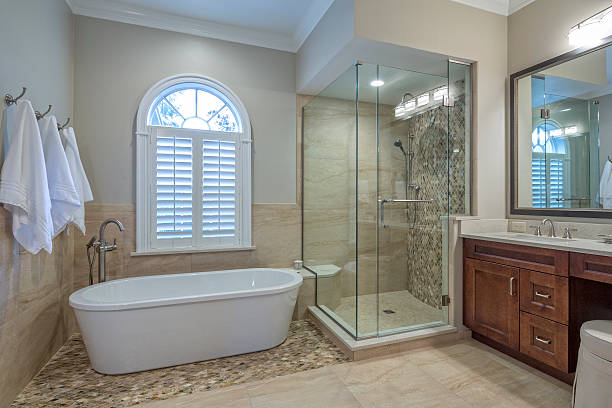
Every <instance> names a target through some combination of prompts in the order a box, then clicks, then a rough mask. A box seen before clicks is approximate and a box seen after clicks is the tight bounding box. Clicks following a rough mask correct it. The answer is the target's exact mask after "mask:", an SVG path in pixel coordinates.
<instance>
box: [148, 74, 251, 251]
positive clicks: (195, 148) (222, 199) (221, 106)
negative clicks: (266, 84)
mask: <svg viewBox="0 0 612 408" xmlns="http://www.w3.org/2000/svg"><path fill="white" fill-rule="evenodd" d="M137 128H138V129H137V138H138V142H137V152H138V153H137V156H138V157H137V161H138V163H137V168H138V170H137V183H138V193H137V197H136V201H137V222H138V225H137V231H138V236H137V252H141V253H148V252H153V253H156V252H185V251H197V250H215V249H218V250H227V249H244V248H249V247H250V246H251V226H250V221H251V149H250V142H251V138H250V124H249V118H248V115H247V112H246V110H245V108H244V105H243V104H242V102H241V101H240V100H239V99H238V97H237V96H236V95H235V94H234V93H233V92H232V91H231V90H230V89H229V88H227V87H226V86H225V85H223V84H221V83H219V82H217V81H214V80H211V79H209V78H205V77H201V76H198V75H179V76H176V77H172V78H168V79H165V80H163V81H160V82H159V83H157V84H156V85H154V86H153V87H152V88H151V89H150V90H149V91H148V92H147V93H146V95H145V96H144V97H143V99H142V101H141V104H140V108H139V110H138V117H137Z"/></svg>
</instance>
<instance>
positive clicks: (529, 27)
mask: <svg viewBox="0 0 612 408" xmlns="http://www.w3.org/2000/svg"><path fill="white" fill-rule="evenodd" d="M606 7H610V1H609V0H579V1H576V0H536V1H534V2H533V3H531V4H529V5H528V6H526V7H524V8H522V9H520V10H519V11H517V12H516V13H514V14H512V15H511V16H510V17H509V18H508V73H510V74H512V73H514V72H517V71H520V70H522V69H525V68H529V67H530V66H533V65H535V64H537V63H539V62H542V61H546V60H547V59H550V58H553V57H556V56H558V55H560V54H563V53H565V52H568V51H571V50H572V47H571V46H570V45H569V42H568V39H567V33H568V31H569V29H570V28H571V27H572V26H574V25H576V24H577V23H579V22H580V21H582V20H584V19H585V18H588V17H590V16H591V15H593V14H595V13H597V12H599V11H601V10H603V9H605V8H606Z"/></svg>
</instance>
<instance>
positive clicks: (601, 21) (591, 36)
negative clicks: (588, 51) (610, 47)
mask: <svg viewBox="0 0 612 408" xmlns="http://www.w3.org/2000/svg"><path fill="white" fill-rule="evenodd" d="M610 35H612V6H611V7H608V8H607V9H605V10H602V11H600V12H599V13H597V14H595V15H594V16H591V17H589V18H587V19H586V20H583V21H581V22H580V23H578V24H576V25H575V26H573V27H572V28H570V30H569V33H568V38H569V43H570V45H572V46H575V47H582V46H595V45H598V44H600V43H601V40H603V39H604V38H606V37H608V36H610Z"/></svg>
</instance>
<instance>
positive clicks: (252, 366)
mask: <svg viewBox="0 0 612 408" xmlns="http://www.w3.org/2000/svg"><path fill="white" fill-rule="evenodd" d="M346 361H348V359H347V358H346V357H345V355H344V354H342V352H341V351H340V350H339V349H338V348H337V347H336V346H335V345H334V344H333V343H332V342H331V341H329V340H328V339H327V338H325V337H324V336H323V334H322V333H321V332H320V331H319V329H317V328H316V327H315V326H314V325H313V324H312V323H310V322H308V321H306V320H301V321H296V322H293V323H291V327H290V329H289V335H288V337H287V340H286V341H285V342H284V343H283V344H281V345H280V346H278V347H275V348H273V349H270V350H265V351H260V352H256V353H250V354H244V355H240V356H232V357H226V358H220V359H216V360H209V361H204V362H199V363H193V364H186V365H182V366H176V367H169V368H162V369H158V370H151V371H145V372H140V373H133V374H125V375H117V376H111V375H102V374H98V373H96V372H95V371H94V370H93V369H92V368H91V366H90V363H89V359H88V357H87V352H86V350H85V346H84V344H83V341H82V339H81V336H80V335H74V336H73V337H72V338H71V339H70V340H69V341H68V342H67V343H66V344H65V345H64V346H63V347H62V348H61V349H60V350H59V351H58V353H57V354H56V355H55V356H54V357H53V358H52V359H51V360H50V361H49V363H48V364H47V365H46V366H45V367H44V368H43V369H42V370H41V372H40V373H39V374H38V375H37V376H36V377H35V378H34V379H33V380H32V381H31V382H30V384H29V385H28V386H27V387H26V388H25V389H24V390H23V391H22V393H21V394H20V395H19V396H18V397H17V399H16V400H15V401H14V402H13V403H12V405H11V406H10V407H11V408H16V407H28V408H42V407H45V408H52V407H88V408H90V407H91V408H97V407H104V408H112V407H130V406H135V405H140V404H143V403H145V402H147V401H155V400H166V399H172V398H176V397H177V396H181V395H186V394H192V393H199V392H202V391H207V390H214V389H219V388H224V387H228V386H232V385H235V384H244V383H248V382H253V381H258V380H263V379H269V378H271V377H276V376H282V375H287V374H292V373H297V372H302V371H307V370H312V369H316V368H321V367H325V366H329V365H332V364H338V363H343V362H346ZM168 406H173V405H172V403H170V405H168ZM208 406H211V407H214V406H215V405H214V404H213V405H208Z"/></svg>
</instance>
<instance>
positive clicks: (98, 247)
mask: <svg viewBox="0 0 612 408" xmlns="http://www.w3.org/2000/svg"><path fill="white" fill-rule="evenodd" d="M108 224H115V225H117V227H119V231H122V232H123V231H125V228H124V227H123V224H122V223H121V221H119V220H118V219H116V218H109V219H107V220H105V221H104V222H103V223H102V225H100V240H99V241H96V237H95V235H94V236H93V237H92V238H91V239H90V240H89V243H88V244H87V257H88V259H89V284H90V285H93V273H92V266H93V263H94V262H95V260H94V259H92V258H91V257H90V254H89V250H90V248H92V247H93V248H94V250H95V251H96V252H97V253H98V283H100V282H106V253H107V252H110V251H114V250H115V249H117V239H116V238H115V240H114V241H113V244H112V245H108V244H107V242H106V239H105V238H104V232H105V231H106V226H107V225H108ZM94 258H95V252H94Z"/></svg>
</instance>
